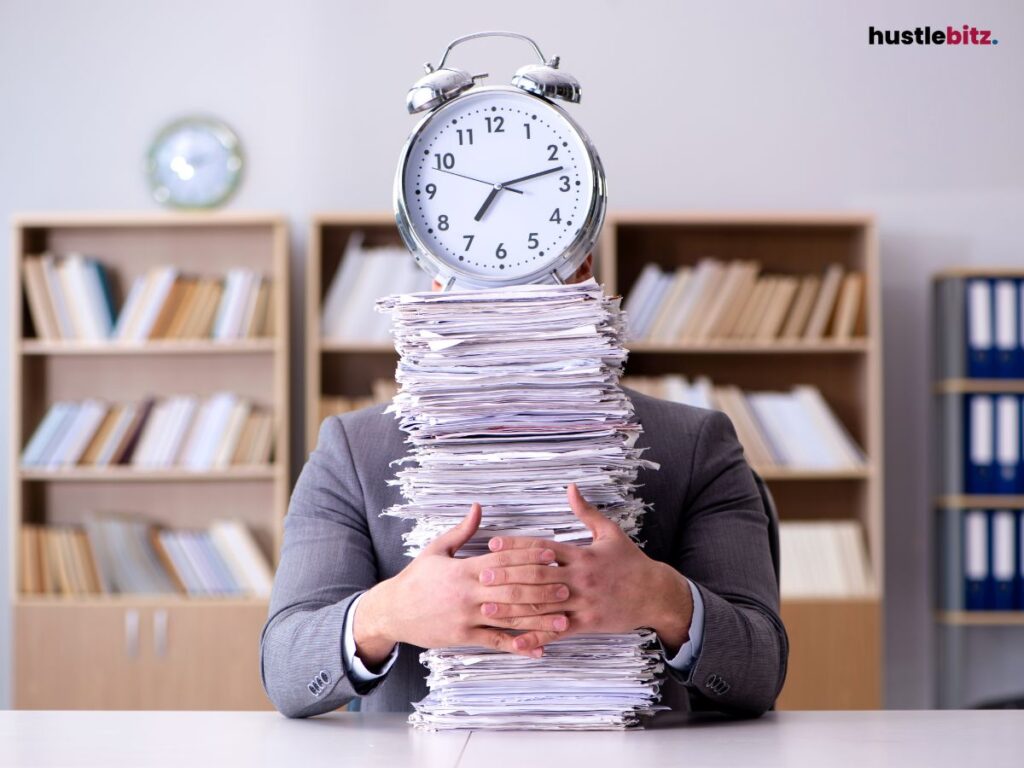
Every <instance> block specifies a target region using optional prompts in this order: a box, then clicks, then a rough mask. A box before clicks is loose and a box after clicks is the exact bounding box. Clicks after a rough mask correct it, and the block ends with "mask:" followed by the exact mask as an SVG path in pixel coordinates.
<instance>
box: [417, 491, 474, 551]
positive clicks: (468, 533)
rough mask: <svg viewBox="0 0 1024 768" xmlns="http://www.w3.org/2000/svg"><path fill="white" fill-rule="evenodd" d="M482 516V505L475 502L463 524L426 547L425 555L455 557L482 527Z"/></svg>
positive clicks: (460, 523)
mask: <svg viewBox="0 0 1024 768" xmlns="http://www.w3.org/2000/svg"><path fill="white" fill-rule="evenodd" d="M482 514H483V511H482V509H481V507H480V505H479V504H477V503H476V502H473V505H472V506H471V507H470V508H469V513H468V514H467V515H466V516H465V517H464V518H462V520H461V522H459V524H458V525H456V526H455V527H454V528H452V529H451V530H450V531H447V532H445V533H442V534H441V535H440V536H438V537H437V538H436V539H434V540H433V541H432V542H430V544H428V545H427V546H426V547H424V548H423V552H424V554H427V553H429V554H432V555H448V557H453V556H454V555H455V553H456V552H458V551H459V550H460V549H462V547H464V546H465V545H466V542H467V541H469V540H470V539H471V538H473V534H474V533H476V529H477V528H479V527H480V517H481V515H482Z"/></svg>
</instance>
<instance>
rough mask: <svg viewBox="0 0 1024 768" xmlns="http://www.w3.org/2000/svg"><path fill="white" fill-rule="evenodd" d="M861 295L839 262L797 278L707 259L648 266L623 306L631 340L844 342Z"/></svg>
mask: <svg viewBox="0 0 1024 768" xmlns="http://www.w3.org/2000/svg"><path fill="white" fill-rule="evenodd" d="M863 293H864V277H863V275H862V274H861V273H859V272H845V271H844V270H843V267H842V266H840V265H839V264H833V265H830V266H829V267H828V268H827V269H825V271H824V274H822V275H820V276H819V275H814V274H809V275H801V276H798V275H782V274H761V266H760V264H758V263H757V262H756V261H720V260H718V259H714V258H706V259H701V260H700V261H699V262H697V264H696V266H694V267H690V266H681V267H678V268H676V269H675V270H674V271H666V270H663V269H662V268H661V267H660V266H658V265H657V264H654V263H648V264H647V265H645V266H644V268H643V270H642V271H641V272H640V276H639V277H638V278H637V280H636V283H635V284H634V285H633V288H632V290H630V292H629V295H628V296H627V297H626V301H625V305H624V306H625V309H626V312H627V315H628V317H629V328H630V338H631V339H633V340H634V341H646V342H656V343H664V344H670V343H699V342H705V341H713V340H719V339H732V340H746V341H772V340H778V339H782V340H787V341H794V342H795V341H799V340H806V341H816V340H820V339H824V338H829V339H834V340H837V341H845V340H848V339H850V338H851V337H852V336H853V334H854V333H855V332H857V331H858V329H859V328H860V327H861V326H860V324H861V323H862V319H861V316H862V314H863V304H864V299H863Z"/></svg>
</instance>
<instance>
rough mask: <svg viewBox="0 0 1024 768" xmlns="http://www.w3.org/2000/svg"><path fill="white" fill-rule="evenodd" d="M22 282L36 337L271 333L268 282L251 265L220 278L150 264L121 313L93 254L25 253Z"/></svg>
mask: <svg viewBox="0 0 1024 768" xmlns="http://www.w3.org/2000/svg"><path fill="white" fill-rule="evenodd" d="M24 283H25V295H26V298H27V300H28V308H29V313H30V315H31V317H32V324H33V325H34V326H35V331H36V336H37V337H38V338H41V339H44V340H47V341H56V340H77V341H96V342H99V341H116V342H136V343H137V342H142V341H146V340H149V339H216V340H220V341H227V340H235V339H246V338H258V337H265V336H271V335H273V333H274V322H273V321H274V312H273V300H272V299H273V290H272V283H271V280H270V279H268V278H266V277H263V276H261V275H260V274H259V273H257V272H254V271H253V270H251V269H241V268H239V269H231V270H228V272H227V274H226V275H225V276H224V277H223V278H221V277H198V276H195V275H188V274H185V273H183V272H181V271H180V270H178V269H177V268H176V267H173V266H162V267H154V268H153V269H150V270H149V271H148V272H147V273H146V274H145V275H140V276H138V277H136V278H135V279H134V280H133V281H132V284H131V287H130V288H129V290H128V295H127V297H126V299H125V301H124V304H123V305H122V306H121V308H120V310H119V311H118V309H117V307H116V306H115V303H114V292H113V289H112V279H111V275H110V272H109V270H108V269H107V268H106V267H104V266H103V264H101V263H100V262H99V261H98V260H97V259H94V258H90V257H86V256H82V255H80V254H70V255H68V256H65V257H57V256H54V255H53V254H49V253H46V254H42V255H40V256H28V257H26V258H25V262H24Z"/></svg>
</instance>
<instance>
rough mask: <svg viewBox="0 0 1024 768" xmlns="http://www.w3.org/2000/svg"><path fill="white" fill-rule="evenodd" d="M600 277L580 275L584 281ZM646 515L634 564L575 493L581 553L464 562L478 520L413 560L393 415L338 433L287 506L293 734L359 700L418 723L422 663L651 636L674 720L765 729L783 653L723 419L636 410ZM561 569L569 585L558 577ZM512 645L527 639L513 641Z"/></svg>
mask: <svg viewBox="0 0 1024 768" xmlns="http://www.w3.org/2000/svg"><path fill="white" fill-rule="evenodd" d="M590 269H591V262H590V259H589V258H588V259H587V262H586V263H585V264H584V265H583V266H582V267H581V269H580V272H579V273H577V278H578V279H586V278H588V277H589V276H590ZM628 394H629V396H630V399H631V400H632V402H633V406H634V408H635V411H636V414H637V417H638V419H639V421H640V423H641V424H642V425H643V427H644V434H643V436H642V437H641V439H640V441H639V442H638V445H639V446H641V447H647V448H648V450H647V452H646V453H645V454H644V458H646V459H650V460H651V461H654V462H657V463H659V464H660V465H661V469H660V470H657V471H653V470H641V471H640V475H639V478H638V482H639V483H640V484H641V487H640V489H639V494H640V496H641V497H642V498H643V500H644V501H645V502H648V503H649V504H651V505H652V506H653V509H652V511H649V512H648V513H647V514H646V515H645V516H644V517H643V518H642V520H643V524H642V529H641V535H640V539H641V540H642V541H644V542H645V545H644V548H643V549H640V548H639V547H637V546H636V545H635V544H634V543H633V542H632V541H631V540H630V539H629V538H627V537H626V536H625V535H624V534H623V533H622V532H621V531H620V530H619V528H618V526H616V525H615V524H614V523H611V522H610V521H608V520H607V519H605V518H604V517H603V516H602V515H601V514H600V512H598V511H597V510H596V509H595V508H594V507H592V506H591V505H589V504H588V503H587V502H586V500H585V499H583V498H582V496H581V495H580V494H579V492H578V491H577V489H576V488H575V486H570V487H569V488H568V489H567V496H568V503H569V505H570V506H571V507H572V509H573V511H574V512H575V513H576V515H577V516H578V517H579V518H580V519H581V521H583V522H584V523H585V524H586V525H587V527H588V528H590V530H591V532H592V533H593V538H594V541H593V543H592V544H591V545H589V546H586V547H574V546H571V545H566V544H560V543H556V542H552V541H543V540H538V539H524V538H517V537H507V536H502V537H497V538H494V539H492V540H491V542H490V550H491V552H490V553H489V554H487V555H481V556H479V557H473V558H465V559H456V558H455V557H453V554H454V552H456V551H457V550H458V549H459V548H460V547H461V545H462V544H463V543H464V542H465V541H467V540H468V539H469V538H470V537H471V536H472V535H473V533H474V531H475V530H476V528H477V526H478V525H479V523H480V515H481V510H480V507H479V505H478V504H475V503H473V504H470V502H472V499H467V506H468V507H469V509H468V513H467V516H466V518H465V519H464V520H463V522H462V523H460V524H459V526H457V527H456V528H454V529H453V530H451V531H450V532H448V533H447V534H445V535H444V536H441V537H439V538H438V539H437V540H435V541H434V542H433V544H431V546H429V547H428V548H427V549H426V550H424V551H423V552H422V553H421V554H420V555H419V556H418V557H417V558H415V559H414V560H409V559H408V558H406V557H405V555H404V554H403V549H404V547H403V544H402V534H403V533H404V532H406V531H407V530H408V528H409V527H410V525H411V524H410V523H409V522H408V521H403V520H399V519H398V518H394V517H381V516H380V512H381V511H382V510H384V509H387V508H388V507H390V506H392V505H395V504H398V503H400V502H401V497H400V493H399V490H398V488H397V487H396V486H391V485H388V484H387V483H386V480H387V479H389V478H391V477H393V476H394V468H393V467H392V466H391V462H392V461H394V460H396V459H399V458H401V457H403V456H404V455H406V453H407V451H406V447H405V444H404V435H403V434H402V432H401V431H400V430H399V428H398V423H397V421H396V420H395V418H394V417H393V416H391V415H389V414H385V413H384V406H377V407H372V408H367V409H364V410H361V411H355V412H352V413H347V414H344V415H342V416H335V417H331V418H329V419H327V420H325V421H324V423H323V425H322V426H321V428H320V437H319V442H318V444H317V447H316V450H314V451H313V453H312V454H310V456H309V460H308V461H307V463H306V466H305V467H304V468H303V470H302V474H301V476H300V477H299V480H298V483H297V484H296V487H295V491H294V493H293V495H292V500H291V506H290V508H289V511H288V515H287V517H286V519H285V535H284V545H283V547H282V551H281V560H280V564H279V565H278V570H277V575H276V577H275V580H274V590H273V594H272V596H271V601H270V617H269V619H268V621H267V624H266V626H265V627H264V629H263V635H262V638H261V641H260V645H261V674H262V677H263V684H264V687H265V688H266V690H267V693H268V695H269V696H270V699H271V701H273V703H274V705H275V706H276V707H277V708H278V709H279V710H280V711H281V712H282V713H284V714H285V715H288V716H289V717H306V716H309V715H316V714H320V713H323V712H328V711H331V710H334V709H337V708H338V707H340V706H342V705H344V704H346V703H348V702H349V701H350V700H352V699H354V698H357V697H359V698H361V708H362V709H363V710H364V711H408V710H410V709H411V707H412V702H413V701H418V700H419V699H421V698H423V697H424V696H425V695H426V694H427V688H426V684H425V680H424V678H425V670H424V668H423V667H422V666H421V665H420V663H419V660H418V657H419V654H420V652H421V650H422V649H423V648H428V647H440V646H449V645H485V646H490V647H495V648H499V649H501V650H505V651H508V652H510V653H519V654H523V655H528V656H534V657H537V656H540V655H542V654H543V647H544V644H545V643H547V642H550V641H551V640H552V639H555V638H557V637H559V636H563V635H565V634H567V633H573V632H625V631H629V630H632V629H635V628H637V627H650V628H652V629H654V630H655V632H656V633H657V635H658V638H659V640H660V641H661V643H662V646H663V647H664V652H665V656H666V670H667V679H666V680H665V684H664V686H663V688H662V691H663V697H662V701H663V703H665V704H667V705H668V706H670V707H672V708H673V709H693V708H701V709H717V710H720V711H724V712H731V713H735V714H745V715H757V714H760V713H762V712H764V711H765V710H767V709H769V708H770V707H771V706H772V705H773V704H774V702H775V698H776V696H778V693H779V690H780V689H781V687H782V682H783V680H784V678H785V673H786V661H787V656H788V644H787V639H786V633H785V629H784V628H783V626H782V621H781V620H780V618H779V612H778V602H779V596H778V587H777V584H776V580H775V573H774V567H773V564H772V560H771V554H770V550H769V543H768V526H769V520H768V515H767V513H766V512H765V510H764V507H763V505H762V502H761V497H760V494H759V493H758V490H757V487H756V485H755V481H754V476H753V474H752V472H751V470H750V467H749V466H748V465H747V463H746V460H745V459H744V457H743V450H742V448H741V447H740V445H739V442H738V441H737V439H736V434H735V432H734V430H733V428H732V424H731V423H730V422H729V420H728V418H727V417H726V416H724V415H723V414H721V413H718V412H716V411H707V410H703V409H698V408H691V407H688V406H684V405H679V404H676V403H669V402H665V401H661V400H657V399H654V398H651V397H647V396H644V395H641V394H639V393H636V392H628ZM552 562H557V563H558V565H559V567H558V568H550V567H548V565H549V564H550V563H552ZM510 630H516V631H515V632H510Z"/></svg>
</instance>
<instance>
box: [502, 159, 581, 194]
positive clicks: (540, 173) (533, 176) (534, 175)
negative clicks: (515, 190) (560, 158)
mask: <svg viewBox="0 0 1024 768" xmlns="http://www.w3.org/2000/svg"><path fill="white" fill-rule="evenodd" d="M564 167H565V166H562V165H559V166H555V167H554V168H548V169H547V170H546V171H537V173H531V174H530V175H529V176H520V177H519V178H518V179H511V180H509V181H503V182H501V186H502V187H503V188H505V189H508V186H507V185H509V184H516V183H518V182H520V181H529V180H530V179H536V178H537V177H538V176H547V175H548V174H549V173H555V172H557V171H560V170H562V169H563V168H564Z"/></svg>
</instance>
